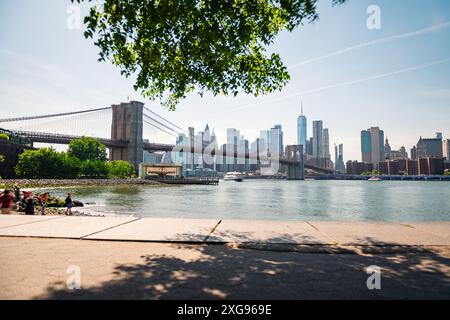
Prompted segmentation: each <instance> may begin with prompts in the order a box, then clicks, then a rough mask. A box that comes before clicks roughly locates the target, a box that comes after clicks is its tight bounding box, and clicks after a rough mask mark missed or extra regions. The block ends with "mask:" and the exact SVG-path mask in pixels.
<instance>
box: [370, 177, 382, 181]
mask: <svg viewBox="0 0 450 320" xmlns="http://www.w3.org/2000/svg"><path fill="white" fill-rule="evenodd" d="M368 181H383V179H381V178H380V177H372V178H370V179H369V180H368Z"/></svg>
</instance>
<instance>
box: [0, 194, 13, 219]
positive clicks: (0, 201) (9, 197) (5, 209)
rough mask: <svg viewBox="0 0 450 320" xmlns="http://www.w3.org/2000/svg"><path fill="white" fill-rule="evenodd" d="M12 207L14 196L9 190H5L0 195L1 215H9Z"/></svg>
mask: <svg viewBox="0 0 450 320" xmlns="http://www.w3.org/2000/svg"><path fill="white" fill-rule="evenodd" d="M13 205H14V195H13V194H12V193H11V191H10V190H5V191H3V193H2V194H1V195H0V206H1V212H2V214H11V207H12V206H13Z"/></svg>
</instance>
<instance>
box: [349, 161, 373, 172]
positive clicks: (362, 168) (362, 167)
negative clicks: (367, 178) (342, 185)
mask: <svg viewBox="0 0 450 320" xmlns="http://www.w3.org/2000/svg"><path fill="white" fill-rule="evenodd" d="M373 170H374V165H373V163H367V162H359V161H357V160H354V161H351V160H349V161H347V164H346V172H347V174H352V175H361V174H363V173H365V172H372V171H373Z"/></svg>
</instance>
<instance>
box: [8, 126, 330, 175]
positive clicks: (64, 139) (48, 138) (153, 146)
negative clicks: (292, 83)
mask: <svg viewBox="0 0 450 320" xmlns="http://www.w3.org/2000/svg"><path fill="white" fill-rule="evenodd" d="M14 133H15V134H17V135H20V136H23V137H26V138H28V139H29V140H31V141H32V142H37V143H50V144H69V143H70V141H72V140H75V139H79V138H81V136H75V135H65V134H58V133H44V132H32V131H20V130H14ZM93 138H94V139H97V140H98V141H99V142H101V143H102V144H104V145H105V146H106V147H108V148H127V147H128V141H123V140H112V139H106V138H98V137H93ZM143 148H144V150H146V151H150V152H154V151H165V152H171V151H175V152H181V151H184V152H186V153H187V152H190V153H206V154H208V155H211V156H224V157H233V158H243V159H254V160H260V161H274V160H275V161H278V162H279V163H280V164H284V165H298V164H299V162H298V161H296V160H288V159H284V158H281V159H274V158H271V157H261V156H259V155H257V154H252V153H248V152H245V153H243V152H231V153H226V152H224V151H219V150H217V149H214V148H208V147H206V148H205V147H203V148H201V147H194V148H186V147H180V146H176V145H172V144H161V143H150V142H144V146H143ZM304 166H305V168H307V169H311V170H314V171H317V172H321V173H327V174H332V173H334V171H333V170H331V169H326V168H321V167H317V166H313V165H309V164H306V163H305V165H304Z"/></svg>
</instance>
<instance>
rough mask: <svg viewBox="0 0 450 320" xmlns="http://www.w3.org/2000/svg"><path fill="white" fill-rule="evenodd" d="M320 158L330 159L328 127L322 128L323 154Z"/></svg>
mask: <svg viewBox="0 0 450 320" xmlns="http://www.w3.org/2000/svg"><path fill="white" fill-rule="evenodd" d="M321 158H326V159H330V134H329V132H328V129H323V155H322V157H321Z"/></svg>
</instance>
